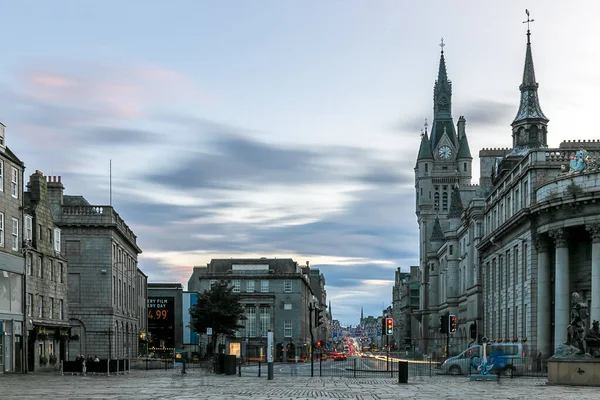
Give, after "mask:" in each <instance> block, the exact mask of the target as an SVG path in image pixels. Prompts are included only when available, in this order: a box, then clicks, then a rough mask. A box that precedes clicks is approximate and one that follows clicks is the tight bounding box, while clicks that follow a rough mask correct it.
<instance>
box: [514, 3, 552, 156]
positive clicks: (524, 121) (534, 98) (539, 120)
mask: <svg viewBox="0 0 600 400" xmlns="http://www.w3.org/2000/svg"><path fill="white" fill-rule="evenodd" d="M525 12H526V13H527V21H524V23H526V24H527V49H526V51H525V66H524V68H523V81H522V83H521V85H520V86H519V90H520V91H521V102H520V104H519V111H518V112H517V116H516V117H515V119H514V121H513V122H512V124H511V126H512V128H513V147H514V148H526V149H530V148H536V147H547V142H546V131H547V124H548V121H549V120H548V118H546V116H545V115H544V112H543V111H542V108H541V106H540V101H539V98H538V87H539V84H538V83H537V82H536V80H535V69H534V68H533V55H532V53H531V31H530V29H529V24H530V23H531V22H533V21H534V20H533V19H530V18H529V10H525Z"/></svg>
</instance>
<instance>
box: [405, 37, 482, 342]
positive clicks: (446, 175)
mask: <svg viewBox="0 0 600 400" xmlns="http://www.w3.org/2000/svg"><path fill="white" fill-rule="evenodd" d="M444 46H445V44H444V41H443V39H442V43H441V44H440V47H441V48H442V51H441V55H440V63H439V69H438V77H437V80H436V81H435V85H434V89H433V123H432V124H431V130H430V131H428V128H429V126H428V125H427V123H425V127H424V129H423V131H422V133H421V145H420V148H419V154H418V156H417V163H416V166H415V190H416V214H417V221H418V223H419V266H420V272H421V273H420V275H421V296H420V302H421V303H420V307H419V313H418V315H417V318H418V319H420V322H421V334H422V337H423V338H427V337H429V336H430V334H431V332H430V326H429V325H430V324H431V325H432V326H435V324H436V322H435V321H434V319H433V317H434V316H436V315H437V314H436V313H437V309H438V304H437V303H438V301H437V299H438V298H439V297H438V295H437V293H436V292H437V290H438V287H437V285H436V284H435V282H436V276H437V271H436V267H435V266H433V265H430V262H429V261H428V252H431V251H434V252H435V251H437V249H438V248H439V246H440V244H441V243H442V242H443V240H444V234H443V232H445V231H446V230H447V228H448V226H449V225H448V217H449V216H448V214H449V213H450V211H451V207H450V204H451V201H450V200H451V196H452V192H453V190H458V191H459V192H463V191H464V189H463V188H462V187H463V186H465V187H466V186H468V185H471V177H472V172H471V165H472V161H473V158H472V157H471V151H470V149H469V143H468V140H467V135H466V129H465V128H466V120H465V118H464V117H463V116H460V117H459V119H458V123H457V124H456V125H454V121H453V119H452V82H451V81H450V80H449V79H448V74H447V72H446V60H445V57H444ZM471 189H472V188H471ZM455 195H456V194H455ZM462 195H463V196H464V194H462ZM466 197H472V196H471V195H466ZM466 200H469V199H468V198H465V199H463V204H467V201H466ZM454 211H455V212H456V210H454ZM459 214H460V213H459ZM434 247H435V248H434ZM431 283H433V284H431ZM422 346H423V348H426V347H427V343H422Z"/></svg>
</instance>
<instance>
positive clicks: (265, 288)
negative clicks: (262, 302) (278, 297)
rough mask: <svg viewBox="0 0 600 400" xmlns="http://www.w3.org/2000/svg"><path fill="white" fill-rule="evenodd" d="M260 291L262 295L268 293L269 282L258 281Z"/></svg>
mask: <svg viewBox="0 0 600 400" xmlns="http://www.w3.org/2000/svg"><path fill="white" fill-rule="evenodd" d="M260 291H261V292H262V293H268V292H269V281H268V280H262V281H260Z"/></svg>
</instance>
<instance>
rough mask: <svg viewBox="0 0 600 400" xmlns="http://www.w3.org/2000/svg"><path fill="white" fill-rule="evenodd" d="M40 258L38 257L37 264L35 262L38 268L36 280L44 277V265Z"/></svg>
mask: <svg viewBox="0 0 600 400" xmlns="http://www.w3.org/2000/svg"><path fill="white" fill-rule="evenodd" d="M42 261H43V260H42V256H39V257H38V262H37V266H38V278H43V277H44V264H43V263H42Z"/></svg>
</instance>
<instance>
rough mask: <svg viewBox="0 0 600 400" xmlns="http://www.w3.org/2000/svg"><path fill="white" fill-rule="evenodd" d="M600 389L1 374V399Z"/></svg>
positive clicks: (366, 398)
mask: <svg viewBox="0 0 600 400" xmlns="http://www.w3.org/2000/svg"><path fill="white" fill-rule="evenodd" d="M598 393H599V391H598V388H597V387H594V388H589V387H559V386H547V385H546V384H545V379H539V378H537V379H533V378H515V379H512V380H511V379H503V380H501V381H500V383H497V382H470V381H469V379H468V378H467V377H448V376H435V377H415V378H412V377H409V383H408V384H398V383H397V382H396V381H395V380H393V379H389V378H381V379H380V378H373V379H367V378H365V379H352V378H305V377H296V378H293V377H288V376H286V377H283V376H277V375H275V377H274V379H273V380H270V381H269V380H267V379H266V377H264V376H263V377H261V378H258V377H249V376H245V377H238V376H237V375H231V376H224V375H209V376H207V375H205V374H204V373H201V372H200V371H198V370H195V371H189V373H187V374H185V375H183V374H181V373H179V372H178V371H175V370H169V371H164V370H163V371H161V370H155V371H131V373H130V374H126V375H118V376H114V375H113V376H101V375H95V376H94V375H88V376H67V375H65V376H61V375H59V374H54V373H52V374H51V373H40V374H27V375H21V374H18V375H17V374H7V375H0V399H3V400H4V399H7V400H9V399H10V400H12V399H18V400H21V399H36V400H39V399H233V400H237V399H256V400H263V399H286V400H289V399H293V400H296V399H354V400H386V399H388V400H389V399H471V398H477V399H523V398H527V400H530V399H545V400H549V399H567V400H568V399H578V400H579V399H598V398H600V395H599V394H598Z"/></svg>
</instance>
